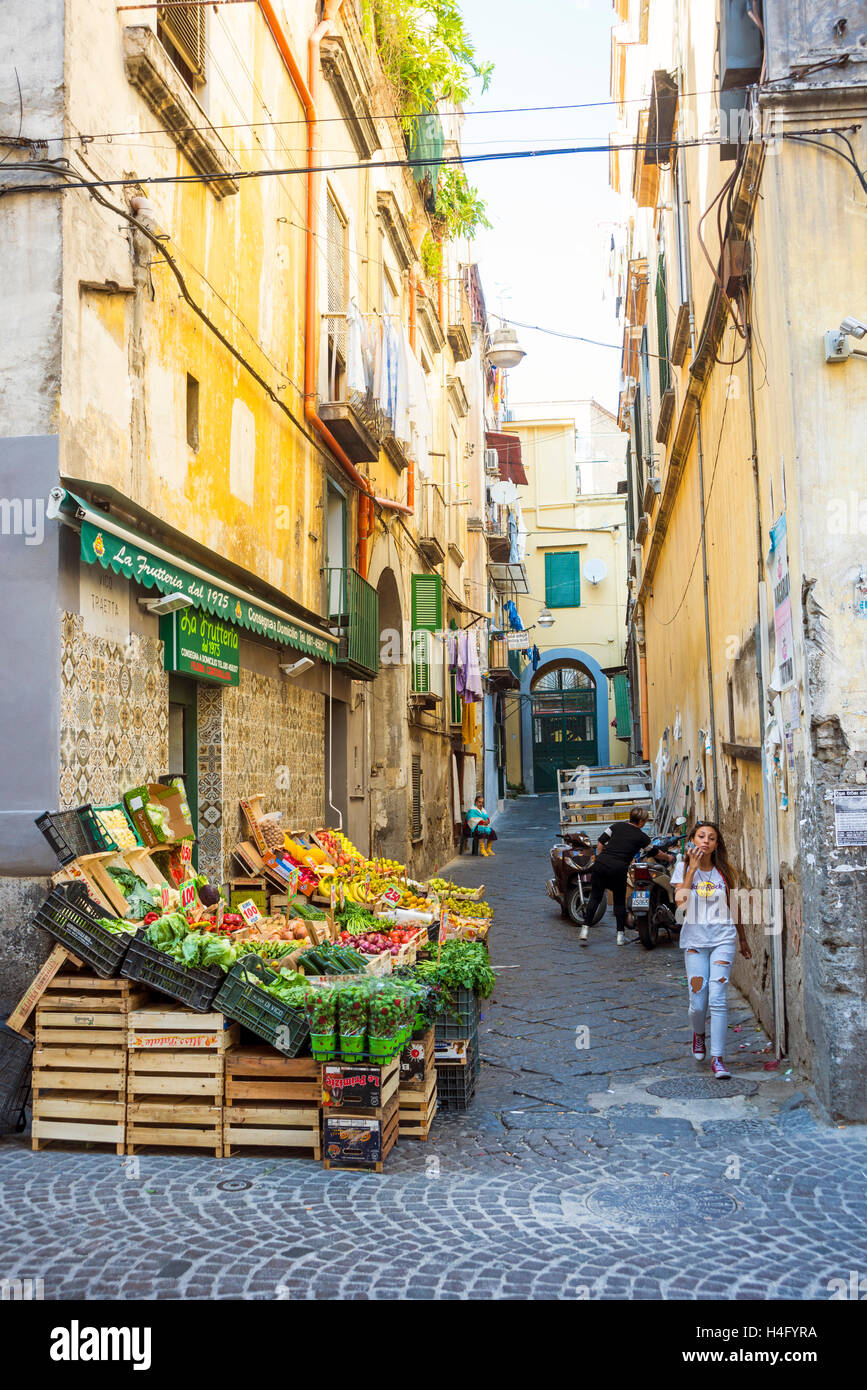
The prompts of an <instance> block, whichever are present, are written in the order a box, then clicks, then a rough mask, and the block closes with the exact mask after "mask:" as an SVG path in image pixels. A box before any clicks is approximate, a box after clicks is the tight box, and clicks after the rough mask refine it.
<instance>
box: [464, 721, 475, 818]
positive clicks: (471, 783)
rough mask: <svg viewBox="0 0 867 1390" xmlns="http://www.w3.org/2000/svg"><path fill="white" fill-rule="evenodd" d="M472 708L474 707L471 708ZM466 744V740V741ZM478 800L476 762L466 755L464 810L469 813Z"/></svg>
mask: <svg viewBox="0 0 867 1390" xmlns="http://www.w3.org/2000/svg"><path fill="white" fill-rule="evenodd" d="M470 708H472V706H470ZM464 741H465V742H466V740H464ZM475 799H476V760H475V758H474V757H471V756H469V755H467V754H465V755H464V784H463V797H462V801H463V803H464V810H465V811H468V810H469V809H470V807H471V806H472V804H473V802H474V801H475Z"/></svg>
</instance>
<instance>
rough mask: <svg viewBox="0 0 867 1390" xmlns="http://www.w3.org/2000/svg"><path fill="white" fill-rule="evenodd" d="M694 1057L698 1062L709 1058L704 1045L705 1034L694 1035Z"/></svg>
mask: <svg viewBox="0 0 867 1390" xmlns="http://www.w3.org/2000/svg"><path fill="white" fill-rule="evenodd" d="M692 1055H693V1057H694V1058H695V1060H696V1061H697V1062H703V1061H704V1059H705V1057H706V1056H707V1051H706V1048H705V1045H704V1033H693V1035H692Z"/></svg>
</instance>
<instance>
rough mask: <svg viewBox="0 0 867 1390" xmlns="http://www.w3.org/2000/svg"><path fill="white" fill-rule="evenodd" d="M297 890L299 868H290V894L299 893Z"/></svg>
mask: <svg viewBox="0 0 867 1390" xmlns="http://www.w3.org/2000/svg"><path fill="white" fill-rule="evenodd" d="M297 892H298V870H297V869H290V870H289V893H290V895H294V894H295V893H297Z"/></svg>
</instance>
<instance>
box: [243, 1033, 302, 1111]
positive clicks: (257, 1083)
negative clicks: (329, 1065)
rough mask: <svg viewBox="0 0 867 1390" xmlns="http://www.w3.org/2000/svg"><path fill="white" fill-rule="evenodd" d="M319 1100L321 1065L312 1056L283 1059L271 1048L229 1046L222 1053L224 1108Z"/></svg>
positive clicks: (262, 1046)
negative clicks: (223, 1057) (223, 1055)
mask: <svg viewBox="0 0 867 1390" xmlns="http://www.w3.org/2000/svg"><path fill="white" fill-rule="evenodd" d="M260 1101H262V1102H266V1103H267V1104H269V1105H274V1104H280V1103H282V1102H285V1101H291V1102H292V1103H293V1104H303V1105H305V1106H311V1105H315V1106H316V1107H317V1108H318V1107H319V1106H320V1104H321V1101H322V1064H321V1063H320V1062H314V1060H313V1058H312V1057H283V1056H282V1055H281V1054H280V1053H279V1052H277V1051H275V1049H274V1048H273V1047H266V1046H264V1045H260V1046H255V1047H232V1048H230V1050H229V1051H228V1052H227V1053H226V1106H227V1107H231V1106H234V1105H236V1104H239V1103H240V1104H248V1103H249V1102H260Z"/></svg>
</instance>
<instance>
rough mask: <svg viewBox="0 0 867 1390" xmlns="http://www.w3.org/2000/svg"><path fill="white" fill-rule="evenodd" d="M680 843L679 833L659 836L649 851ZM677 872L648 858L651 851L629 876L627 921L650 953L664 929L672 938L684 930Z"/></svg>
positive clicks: (632, 866)
mask: <svg viewBox="0 0 867 1390" xmlns="http://www.w3.org/2000/svg"><path fill="white" fill-rule="evenodd" d="M675 824H683V821H682V820H680V821H676V822H675ZM679 842H680V835H679V834H678V835H663V836H657V838H656V839H655V840H653V842H652V843H651V844H650V845H648V847H647V848H648V850H650V849H662V850H671V849H672V848H673V847H674V846H675V845H677V844H678V843H679ZM673 869H674V864H673V863H672V864H670V863H667V862H666V861H665V860H661V859H656V858H648V857H647V850H639V852H638V854H636V856H635V858H634V859H633V861H632V863H631V864H630V866H629V871H628V873H627V875H626V909H627V921H630V922H631V925H632V927H633V929H634V930H635V931H637V932H638V939H639V941H640V942H641V944H642V946H643V947H644V948H645V950H648V951H652V950H653V948H654V946H655V945H656V944H657V942H658V940H659V929H660V927H663V928H664V929H665V930H666V931H667V932H668V935H669V939H671V938H672V937H673V935H674V933H675V932H676V931H680V925H681V924H680V922H679V921H678V920H677V907H676V904H675V901H674V889H673V888H672V886H671V874H672V871H673Z"/></svg>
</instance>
